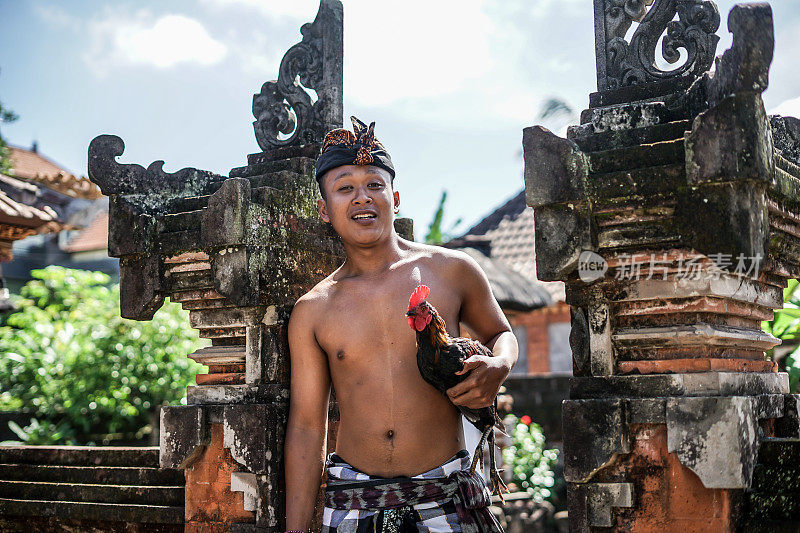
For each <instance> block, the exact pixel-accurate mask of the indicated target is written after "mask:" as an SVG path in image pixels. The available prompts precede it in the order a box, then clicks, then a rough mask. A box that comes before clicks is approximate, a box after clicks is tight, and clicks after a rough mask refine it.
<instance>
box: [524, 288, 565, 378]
mask: <svg viewBox="0 0 800 533" xmlns="http://www.w3.org/2000/svg"><path fill="white" fill-rule="evenodd" d="M569 321H570V316H569V306H568V305H567V304H566V303H564V302H556V303H555V304H554V305H551V306H549V307H543V308H541V309H535V310H533V311H530V312H528V313H520V314H516V315H514V316H512V317H511V325H512V326H525V328H526V330H527V334H528V346H527V349H528V352H527V353H528V373H529V374H546V373H548V372H550V338H549V333H548V326H550V324H553V323H556V322H561V323H564V322H566V323H569Z"/></svg>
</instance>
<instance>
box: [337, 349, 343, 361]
mask: <svg viewBox="0 0 800 533" xmlns="http://www.w3.org/2000/svg"><path fill="white" fill-rule="evenodd" d="M336 359H338V360H339V361H341V360H342V359H344V350H339V351H338V352H336Z"/></svg>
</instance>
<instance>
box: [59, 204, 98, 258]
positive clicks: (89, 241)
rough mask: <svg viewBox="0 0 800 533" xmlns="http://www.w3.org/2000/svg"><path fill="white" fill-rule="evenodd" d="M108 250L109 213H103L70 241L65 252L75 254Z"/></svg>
mask: <svg viewBox="0 0 800 533" xmlns="http://www.w3.org/2000/svg"><path fill="white" fill-rule="evenodd" d="M106 248H108V211H103V212H101V213H98V214H97V216H96V217H94V220H92V223H91V224H89V226H88V227H87V228H86V229H84V230H83V231H81V232H80V233H78V234H77V235H76V236H75V237H73V238H72V239H70V241H69V242H68V243H67V245H66V246H65V247H64V251H65V252H68V253H74V252H88V251H92V250H105V249H106Z"/></svg>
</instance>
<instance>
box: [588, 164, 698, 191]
mask: <svg viewBox="0 0 800 533" xmlns="http://www.w3.org/2000/svg"><path fill="white" fill-rule="evenodd" d="M685 176H686V165H685V164H684V163H682V162H681V163H675V164H672V165H660V166H652V167H644V168H637V169H633V170H620V171H617V172H605V173H601V174H589V178H588V183H587V185H588V188H589V193H590V194H591V195H592V197H593V198H595V199H597V200H603V199H608V198H622V197H630V196H641V197H645V198H646V197H651V196H655V195H669V194H673V193H674V191H676V190H677V188H678V187H680V186H681V185H683V184H685V182H686V178H685Z"/></svg>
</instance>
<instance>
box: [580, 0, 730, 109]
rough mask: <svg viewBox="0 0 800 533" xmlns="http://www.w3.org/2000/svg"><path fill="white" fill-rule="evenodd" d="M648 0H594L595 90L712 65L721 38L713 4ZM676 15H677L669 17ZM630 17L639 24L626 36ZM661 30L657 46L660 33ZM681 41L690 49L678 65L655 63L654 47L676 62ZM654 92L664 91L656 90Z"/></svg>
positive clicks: (690, 74) (694, 72) (689, 73)
mask: <svg viewBox="0 0 800 533" xmlns="http://www.w3.org/2000/svg"><path fill="white" fill-rule="evenodd" d="M652 4H653V3H652V2H635V3H632V4H625V5H622V4H620V3H618V2H614V1H612V0H595V2H594V8H595V19H594V20H595V56H596V58H597V88H598V90H600V91H604V90H608V89H616V88H618V87H624V86H629V85H647V84H648V83H660V84H664V83H669V82H670V81H673V80H675V81H679V80H680V78H682V77H686V78H694V77H697V76H700V75H701V74H702V73H703V72H704V71H705V70H706V69H708V68H709V67H710V66H711V61H712V60H713V59H714V52H715V50H716V46H717V41H718V40H719V37H717V36H716V35H715V33H714V32H716V30H717V28H719V23H720V19H719V12H718V11H717V6H716V5H715V4H714V3H713V2H707V1H703V0H691V1H688V2H684V3H681V4H676V3H675V2H656V3H655V4H654V5H652ZM651 5H652V7H649V6H651ZM676 16H677V17H678V20H677V22H673V19H674V18H675V17H676ZM634 22H638V23H639V24H638V25H637V26H636V29H635V31H634V32H633V34H632V35H631V37H630V41H628V40H627V39H626V36H627V33H628V30H629V29H630V27H631V25H632V24H633V23H634ZM665 31H666V37H665V38H664V39H663V43H661V50H660V51H659V50H658V46H659V39H660V38H661V35H662V34H663V33H664V32H665ZM683 47H686V50H687V52H688V54H687V57H686V60H685V61H682V62H681V63H680V65H679V66H678V67H677V68H675V69H673V70H670V71H665V70H662V69H660V68H659V67H658V65H657V64H656V61H655V57H656V53H659V52H660V54H659V55H661V56H662V57H663V59H665V60H666V61H667V62H669V63H673V64H674V63H678V62H679V60H680V59H681V55H680V53H679V52H678V50H677V49H678V48H683ZM658 94H663V93H655V94H654V95H658Z"/></svg>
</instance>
